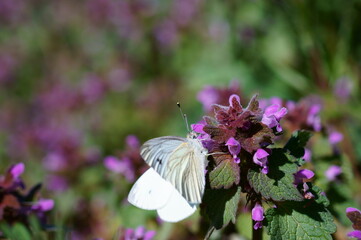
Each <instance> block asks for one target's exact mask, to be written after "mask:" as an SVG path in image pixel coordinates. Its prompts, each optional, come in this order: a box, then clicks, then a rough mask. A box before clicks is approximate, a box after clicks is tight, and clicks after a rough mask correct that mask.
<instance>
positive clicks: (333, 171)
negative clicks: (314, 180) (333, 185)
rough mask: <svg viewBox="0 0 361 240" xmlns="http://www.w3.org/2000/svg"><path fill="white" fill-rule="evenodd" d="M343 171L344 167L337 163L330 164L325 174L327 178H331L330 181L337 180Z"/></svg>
mask: <svg viewBox="0 0 361 240" xmlns="http://www.w3.org/2000/svg"><path fill="white" fill-rule="evenodd" d="M341 173H342V168H341V167H339V166H336V165H332V166H330V167H329V168H328V169H327V170H326V172H325V175H326V178H327V179H328V180H329V181H335V180H336V178H337V177H338V176H339V175H340V174H341Z"/></svg>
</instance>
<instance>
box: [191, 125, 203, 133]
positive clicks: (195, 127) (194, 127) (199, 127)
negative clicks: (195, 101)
mask: <svg viewBox="0 0 361 240" xmlns="http://www.w3.org/2000/svg"><path fill="white" fill-rule="evenodd" d="M204 126H205V125H204V124H202V123H196V124H191V129H192V130H193V131H194V132H196V133H206V132H205V131H203V127H204Z"/></svg>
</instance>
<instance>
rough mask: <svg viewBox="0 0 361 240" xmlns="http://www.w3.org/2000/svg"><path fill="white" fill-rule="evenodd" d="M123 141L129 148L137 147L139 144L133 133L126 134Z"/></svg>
mask: <svg viewBox="0 0 361 240" xmlns="http://www.w3.org/2000/svg"><path fill="white" fill-rule="evenodd" d="M125 142H126V144H127V146H128V147H130V148H139V146H140V143H139V139H138V138H137V136H135V135H128V136H127V137H126V138H125Z"/></svg>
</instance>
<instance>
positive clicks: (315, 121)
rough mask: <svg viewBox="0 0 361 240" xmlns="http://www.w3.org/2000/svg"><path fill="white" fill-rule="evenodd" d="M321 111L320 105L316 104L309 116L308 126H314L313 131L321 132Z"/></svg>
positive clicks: (311, 108) (310, 110)
mask: <svg viewBox="0 0 361 240" xmlns="http://www.w3.org/2000/svg"><path fill="white" fill-rule="evenodd" d="M320 111H321V105H320V104H314V105H312V106H311V107H310V109H309V112H308V116H307V124H309V125H311V126H313V129H314V130H315V131H316V132H319V131H321V127H322V126H321V118H320V116H319V114H320Z"/></svg>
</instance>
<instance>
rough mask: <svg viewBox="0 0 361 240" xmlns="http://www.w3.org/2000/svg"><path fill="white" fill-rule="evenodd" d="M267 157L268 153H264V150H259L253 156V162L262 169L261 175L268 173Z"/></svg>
mask: <svg viewBox="0 0 361 240" xmlns="http://www.w3.org/2000/svg"><path fill="white" fill-rule="evenodd" d="M267 156H269V153H268V152H266V151H265V150H264V149H262V148H260V149H258V150H257V151H256V153H255V154H254V155H253V162H254V163H255V164H257V165H259V166H261V167H262V173H263V174H267V173H268V166H267V164H268V159H267Z"/></svg>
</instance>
